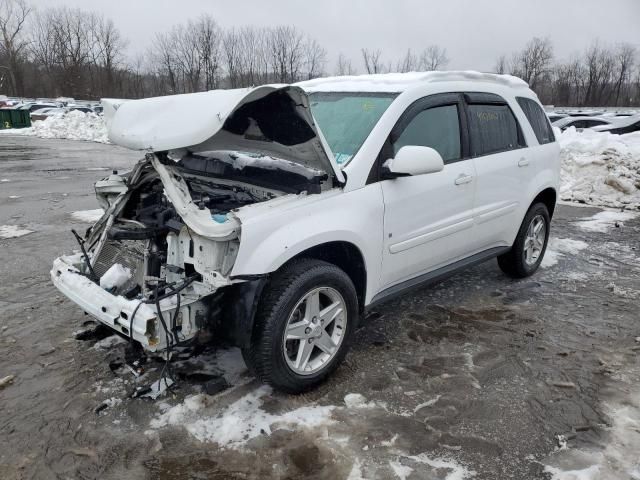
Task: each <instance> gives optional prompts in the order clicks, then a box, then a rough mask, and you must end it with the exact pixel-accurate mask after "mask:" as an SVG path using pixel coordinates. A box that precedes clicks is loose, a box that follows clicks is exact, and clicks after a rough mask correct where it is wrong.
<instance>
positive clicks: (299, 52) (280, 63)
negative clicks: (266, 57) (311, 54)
mask: <svg viewBox="0 0 640 480" xmlns="http://www.w3.org/2000/svg"><path fill="white" fill-rule="evenodd" d="M268 45H269V53H270V63H271V68H272V70H273V74H274V76H275V80H276V81H277V82H283V83H292V82H295V81H296V80H297V79H298V78H300V72H301V70H302V68H303V62H304V48H303V46H304V35H303V34H302V33H301V32H300V31H299V30H298V29H296V27H293V26H290V25H280V26H278V27H274V28H271V29H270V30H269V40H268Z"/></svg>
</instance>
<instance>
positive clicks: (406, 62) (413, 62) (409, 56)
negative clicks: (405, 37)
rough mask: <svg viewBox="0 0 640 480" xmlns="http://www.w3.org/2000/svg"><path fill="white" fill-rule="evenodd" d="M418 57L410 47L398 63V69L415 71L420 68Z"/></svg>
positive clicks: (399, 70) (400, 70)
mask: <svg viewBox="0 0 640 480" xmlns="http://www.w3.org/2000/svg"><path fill="white" fill-rule="evenodd" d="M418 68H419V67H418V58H417V57H416V55H415V54H414V53H413V52H412V51H411V49H410V48H408V49H407V53H406V54H405V55H404V57H403V58H402V60H400V61H399V62H398V64H397V65H396V71H398V72H402V73H404V72H413V71H416V70H418Z"/></svg>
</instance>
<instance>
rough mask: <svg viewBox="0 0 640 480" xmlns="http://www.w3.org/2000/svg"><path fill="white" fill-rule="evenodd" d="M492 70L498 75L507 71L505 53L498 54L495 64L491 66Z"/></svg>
mask: <svg viewBox="0 0 640 480" xmlns="http://www.w3.org/2000/svg"><path fill="white" fill-rule="evenodd" d="M493 71H494V72H495V73H498V74H500V75H503V74H505V73H507V57H506V55H500V56H499V57H498V59H497V60H496V66H495V67H493Z"/></svg>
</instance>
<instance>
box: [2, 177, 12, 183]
mask: <svg viewBox="0 0 640 480" xmlns="http://www.w3.org/2000/svg"><path fill="white" fill-rule="evenodd" d="M10 181H11V180H9V179H8V178H3V179H2V180H0V182H2V183H6V182H10Z"/></svg>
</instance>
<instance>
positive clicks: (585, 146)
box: [559, 127, 640, 208]
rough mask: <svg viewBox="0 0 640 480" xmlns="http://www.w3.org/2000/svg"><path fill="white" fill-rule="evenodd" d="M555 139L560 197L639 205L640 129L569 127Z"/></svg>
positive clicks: (605, 204) (637, 206)
mask: <svg viewBox="0 0 640 480" xmlns="http://www.w3.org/2000/svg"><path fill="white" fill-rule="evenodd" d="M559 143H560V148H561V152H560V159H561V165H562V167H561V168H562V169H561V173H560V181H561V185H560V198H561V199H562V200H568V201H572V202H580V203H588V204H591V205H598V206H607V207H623V206H627V207H630V208H640V132H634V133H628V134H626V135H613V134H611V133H607V132H596V131H593V130H589V129H585V130H583V131H581V132H578V131H576V129H575V128H573V127H570V128H568V129H567V130H565V131H564V132H563V133H562V134H561V135H560V136H559Z"/></svg>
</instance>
